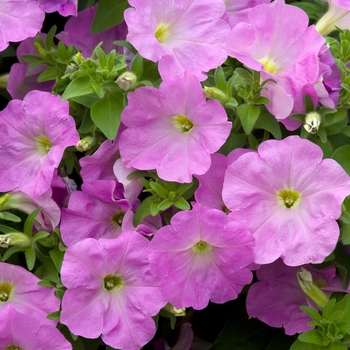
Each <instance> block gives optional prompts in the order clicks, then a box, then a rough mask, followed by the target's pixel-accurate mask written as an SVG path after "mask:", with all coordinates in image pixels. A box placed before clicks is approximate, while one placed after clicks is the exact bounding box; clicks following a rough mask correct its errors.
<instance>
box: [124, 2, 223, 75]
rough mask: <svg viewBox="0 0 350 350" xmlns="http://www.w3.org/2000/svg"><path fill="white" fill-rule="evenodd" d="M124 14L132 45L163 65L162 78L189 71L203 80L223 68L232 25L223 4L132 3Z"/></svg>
mask: <svg viewBox="0 0 350 350" xmlns="http://www.w3.org/2000/svg"><path fill="white" fill-rule="evenodd" d="M129 3H130V5H131V6H133V7H134V8H131V9H127V10H126V11H125V12H124V17H125V21H126V23H127V25H128V27H129V34H128V36H127V39H128V41H130V43H131V44H133V45H134V46H135V48H136V49H137V50H138V51H139V53H140V55H141V56H143V57H145V58H147V59H149V60H151V61H153V62H159V65H158V69H159V72H160V75H161V76H162V78H165V77H167V76H171V75H183V73H184V71H185V70H188V71H190V72H192V73H193V74H195V75H196V76H197V77H198V78H200V79H201V80H204V79H206V76H205V75H204V74H203V72H207V71H209V70H210V69H213V68H216V67H217V66H219V65H220V64H222V63H223V62H224V61H225V60H226V58H227V53H226V51H225V50H224V49H223V45H224V42H225V38H226V35H227V34H228V32H229V29H230V28H229V26H228V24H227V23H226V22H225V21H224V20H222V19H221V17H222V16H223V14H224V12H225V4H224V2H223V1H221V0H177V1H169V0H129Z"/></svg>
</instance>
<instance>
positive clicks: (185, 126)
mask: <svg viewBox="0 0 350 350" xmlns="http://www.w3.org/2000/svg"><path fill="white" fill-rule="evenodd" d="M173 120H174V125H175V127H176V129H178V130H180V131H181V132H189V131H190V130H191V129H192V128H193V127H194V125H193V123H192V122H191V121H190V120H189V119H188V118H187V117H186V116H184V115H176V116H175V117H173Z"/></svg>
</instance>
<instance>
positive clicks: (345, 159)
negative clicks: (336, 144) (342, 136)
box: [332, 145, 350, 175]
mask: <svg viewBox="0 0 350 350" xmlns="http://www.w3.org/2000/svg"><path fill="white" fill-rule="evenodd" d="M332 158H333V159H334V160H336V161H337V162H338V163H339V164H340V165H341V166H342V167H343V169H344V170H345V171H346V172H347V174H348V175H350V145H346V146H342V147H340V148H338V149H336V150H335V151H334V153H333V155H332Z"/></svg>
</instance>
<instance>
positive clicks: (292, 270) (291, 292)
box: [246, 259, 344, 335]
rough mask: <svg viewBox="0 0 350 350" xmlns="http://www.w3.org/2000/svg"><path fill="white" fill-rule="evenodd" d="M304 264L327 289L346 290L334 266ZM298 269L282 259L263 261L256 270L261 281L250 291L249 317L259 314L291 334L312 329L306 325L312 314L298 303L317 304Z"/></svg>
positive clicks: (319, 286) (314, 278)
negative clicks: (303, 285) (301, 282)
mask: <svg viewBox="0 0 350 350" xmlns="http://www.w3.org/2000/svg"><path fill="white" fill-rule="evenodd" d="M303 267H304V268H305V269H306V270H307V271H309V272H310V273H311V274H312V280H313V281H314V283H315V285H317V286H318V288H320V289H321V290H323V291H324V292H325V293H327V292H328V291H329V293H328V294H330V293H331V292H332V291H339V292H341V291H342V292H344V291H343V290H342V288H341V279H340V278H339V276H336V270H335V267H334V266H330V267H327V268H324V269H317V270H316V269H314V268H312V267H311V266H309V265H305V266H303ZM299 270H300V267H290V266H286V265H285V264H283V262H282V260H280V259H279V260H277V261H275V262H273V263H272V264H268V265H262V266H261V267H260V269H259V270H258V271H257V272H256V275H257V278H258V280H259V281H258V282H256V283H254V284H253V285H252V286H251V287H250V288H249V291H248V295H247V301H246V304H247V312H248V315H249V317H256V318H258V319H259V320H261V321H263V322H265V323H266V324H268V325H269V326H271V327H282V326H283V327H284V329H285V332H286V334H288V335H293V334H295V333H303V332H306V331H308V330H310V329H312V328H313V327H310V326H308V325H307V324H308V322H310V321H311V318H310V317H309V316H308V315H307V314H306V313H305V312H303V311H302V310H301V309H300V308H299V307H300V306H301V305H307V306H310V307H314V308H316V306H315V304H314V303H313V302H312V300H310V299H309V298H308V297H307V296H306V295H305V294H304V292H303V291H302V289H301V287H300V286H299V283H298V280H297V273H298V271H299Z"/></svg>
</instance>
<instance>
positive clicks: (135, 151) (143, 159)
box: [119, 71, 231, 182]
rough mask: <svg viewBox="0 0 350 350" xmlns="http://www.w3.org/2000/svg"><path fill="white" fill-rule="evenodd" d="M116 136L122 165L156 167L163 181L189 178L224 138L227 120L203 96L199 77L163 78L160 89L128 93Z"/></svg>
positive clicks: (228, 126)
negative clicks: (119, 133)
mask: <svg viewBox="0 0 350 350" xmlns="http://www.w3.org/2000/svg"><path fill="white" fill-rule="evenodd" d="M128 101H129V103H128V105H127V106H126V108H125V109H124V110H123V113H122V116H121V118H122V122H123V123H124V124H125V126H127V129H126V130H124V131H123V132H122V133H121V135H120V139H119V148H120V156H121V158H122V160H123V162H124V164H125V166H126V167H134V168H137V169H141V170H151V169H156V170H157V172H158V175H159V177H160V178H162V179H164V180H166V181H177V182H191V181H192V175H193V174H198V175H200V174H203V173H205V172H206V171H207V170H208V169H209V167H210V163H211V159H210V154H212V153H214V152H216V151H217V150H218V149H219V148H220V147H221V146H222V145H223V144H224V142H225V141H226V139H227V137H228V135H229V133H230V130H231V123H230V122H228V120H227V115H226V112H225V110H224V108H223V107H222V106H221V105H220V103H219V102H217V101H214V100H210V101H206V99H205V95H204V93H203V90H202V87H201V84H200V82H199V81H198V79H197V78H196V77H195V76H194V75H192V74H190V73H189V72H187V71H186V72H185V75H184V77H182V78H181V77H179V76H174V77H170V78H167V79H165V80H164V81H163V82H162V83H161V85H160V86H159V89H156V88H153V87H148V86H146V87H141V88H138V89H136V90H135V91H134V92H130V93H129V94H128Z"/></svg>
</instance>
